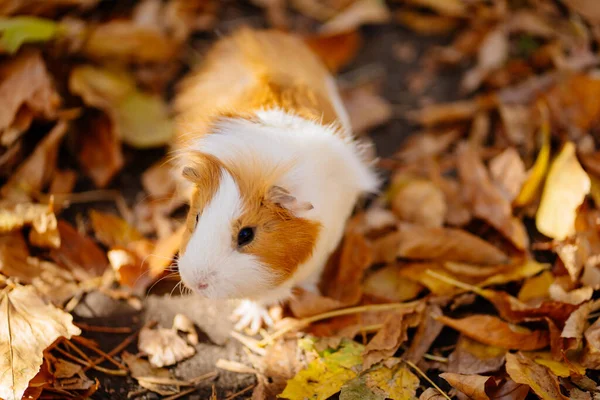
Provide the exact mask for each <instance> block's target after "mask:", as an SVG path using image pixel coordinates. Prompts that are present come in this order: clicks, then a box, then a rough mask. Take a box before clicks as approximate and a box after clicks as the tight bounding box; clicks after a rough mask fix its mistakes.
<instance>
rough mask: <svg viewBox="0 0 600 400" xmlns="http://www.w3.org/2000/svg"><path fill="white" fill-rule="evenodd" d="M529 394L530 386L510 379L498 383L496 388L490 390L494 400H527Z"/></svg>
mask: <svg viewBox="0 0 600 400" xmlns="http://www.w3.org/2000/svg"><path fill="white" fill-rule="evenodd" d="M528 395H529V386H527V385H521V384H520V383H516V382H514V381H512V380H510V379H507V380H506V381H504V382H501V383H500V384H498V387H497V388H496V389H495V390H490V398H491V399H493V400H525V399H526V398H527V396H528Z"/></svg>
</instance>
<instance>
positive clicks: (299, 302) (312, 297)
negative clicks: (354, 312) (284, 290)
mask: <svg viewBox="0 0 600 400" xmlns="http://www.w3.org/2000/svg"><path fill="white" fill-rule="evenodd" d="M345 305H346V304H345V303H343V302H341V301H339V300H336V299H332V298H331V297H325V296H321V295H319V294H317V293H313V292H308V291H305V290H296V291H295V293H294V296H293V297H292V298H291V299H290V301H289V306H290V310H291V311H292V314H294V316H295V317H296V318H305V317H310V316H312V315H317V314H321V313H324V312H327V311H331V310H335V309H338V308H342V307H344V306H345Z"/></svg>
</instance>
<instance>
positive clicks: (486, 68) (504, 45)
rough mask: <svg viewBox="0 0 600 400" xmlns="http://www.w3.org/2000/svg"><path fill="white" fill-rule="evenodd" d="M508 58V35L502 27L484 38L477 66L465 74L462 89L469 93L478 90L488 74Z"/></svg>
mask: <svg viewBox="0 0 600 400" xmlns="http://www.w3.org/2000/svg"><path fill="white" fill-rule="evenodd" d="M508 56H509V41H508V33H507V32H506V31H505V29H504V28H503V27H502V26H500V27H497V28H496V29H493V30H492V31H491V32H489V33H488V34H487V35H486V36H485V37H484V39H483V41H482V43H481V44H480V46H479V51H478V54H477V65H476V66H475V68H473V69H471V70H469V71H467V73H466V74H465V76H464V78H463V81H462V82H461V86H462V88H463V89H464V90H466V91H467V92H471V91H473V90H475V89H477V88H478V87H479V85H480V84H481V82H482V81H483V80H484V79H485V78H486V77H487V76H488V74H490V73H491V72H493V71H494V70H495V69H497V68H500V67H501V66H502V65H503V64H504V63H505V62H506V60H507V59H508Z"/></svg>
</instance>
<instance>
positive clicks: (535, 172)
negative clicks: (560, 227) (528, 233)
mask: <svg viewBox="0 0 600 400" xmlns="http://www.w3.org/2000/svg"><path fill="white" fill-rule="evenodd" d="M543 110H546V109H545V108H544V109H543ZM546 114H547V112H543V113H542V116H543V120H542V126H541V127H540V136H541V140H542V144H541V148H540V151H539V153H538V155H537V158H536V159H535V163H534V164H533V166H532V167H531V169H530V170H529V171H528V172H527V179H526V180H525V182H524V183H523V185H522V186H521V192H520V193H519V195H518V196H517V198H516V199H515V200H514V205H515V206H517V207H522V206H525V205H527V204H529V203H531V202H532V201H533V200H534V199H535V198H536V196H537V195H538V191H539V188H540V186H541V185H542V183H543V181H544V178H545V177H546V172H547V170H548V165H549V163H550V125H549V122H548V117H547V115H546Z"/></svg>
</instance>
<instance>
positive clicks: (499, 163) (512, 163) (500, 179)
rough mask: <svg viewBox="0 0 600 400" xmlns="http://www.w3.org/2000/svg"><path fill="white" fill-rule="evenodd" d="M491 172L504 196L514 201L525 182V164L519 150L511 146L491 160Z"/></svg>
mask: <svg viewBox="0 0 600 400" xmlns="http://www.w3.org/2000/svg"><path fill="white" fill-rule="evenodd" d="M490 174H491V176H492V179H493V180H494V183H495V184H496V186H497V187H498V188H499V189H500V190H501V192H502V194H504V197H505V198H506V199H507V200H508V201H510V202H512V201H513V200H514V199H515V198H516V197H517V195H518V194H519V193H520V192H521V188H522V187H523V183H524V182H525V178H526V174H525V164H524V163H523V160H521V157H520V156H519V153H518V152H517V150H515V148H514V147H509V148H508V149H506V150H504V151H503V152H502V153H500V154H498V155H497V156H496V157H494V158H492V160H491V161H490Z"/></svg>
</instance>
